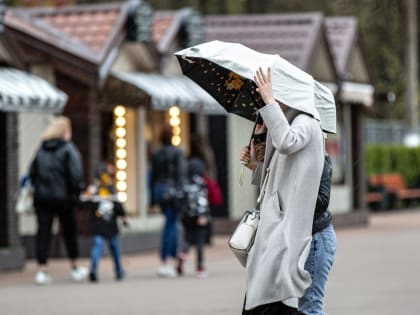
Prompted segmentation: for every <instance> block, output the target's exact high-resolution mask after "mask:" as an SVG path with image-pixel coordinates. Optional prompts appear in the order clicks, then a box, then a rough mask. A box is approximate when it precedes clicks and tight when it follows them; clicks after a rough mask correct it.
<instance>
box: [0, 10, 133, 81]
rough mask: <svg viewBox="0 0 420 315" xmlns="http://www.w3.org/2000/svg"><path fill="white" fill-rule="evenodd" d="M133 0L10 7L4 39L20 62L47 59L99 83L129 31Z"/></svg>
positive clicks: (82, 79)
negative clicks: (63, 5) (73, 4)
mask: <svg viewBox="0 0 420 315" xmlns="http://www.w3.org/2000/svg"><path fill="white" fill-rule="evenodd" d="M129 10H130V4H129V3H128V2H123V3H109V4H95V5H77V6H69V7H59V8H51V7H39V8H8V10H7V11H6V16H5V18H4V25H5V30H4V37H5V39H6V42H8V43H9V47H11V48H12V49H13V51H14V54H15V59H16V60H18V62H20V63H21V64H23V65H25V64H26V63H33V62H48V63H51V64H53V65H54V66H55V67H56V68H57V69H59V70H60V71H62V72H63V73H67V74H68V75H70V76H74V77H77V78H79V79H80V80H81V81H82V82H85V83H87V84H91V85H97V84H99V85H100V84H101V83H102V82H103V81H104V79H105V77H106V75H107V73H108V71H109V69H110V67H111V65H112V63H113V62H114V60H115V58H116V57H117V55H118V54H117V51H118V48H119V47H120V45H121V43H122V42H123V41H124V39H125V38H126V35H127V30H126V25H127V19H128V15H129Z"/></svg>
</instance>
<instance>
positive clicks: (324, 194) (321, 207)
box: [315, 157, 332, 213]
mask: <svg viewBox="0 0 420 315" xmlns="http://www.w3.org/2000/svg"><path fill="white" fill-rule="evenodd" d="M331 178H332V163H331V160H330V158H329V157H325V160H324V169H323V170H322V176H321V183H320V185H319V191H318V197H317V200H316V206H315V212H318V213H321V212H324V211H325V210H327V208H328V205H329V203H330V193H331Z"/></svg>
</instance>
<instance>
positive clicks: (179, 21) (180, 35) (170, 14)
mask: <svg viewBox="0 0 420 315" xmlns="http://www.w3.org/2000/svg"><path fill="white" fill-rule="evenodd" d="M199 16H200V14H199V13H198V12H197V11H195V10H192V9H191V8H183V9H180V10H173V11H155V13H154V16H153V26H152V37H153V42H154V43H155V45H156V47H157V50H158V51H159V53H161V54H164V53H168V52H169V53H172V52H173V48H174V47H175V46H177V42H176V39H181V40H182V41H183V42H182V43H178V44H181V46H186V45H187V46H191V45H195V44H198V42H194V40H196V39H198V40H199V41H201V40H202V38H201V34H202V30H201V28H202V25H201V24H200V25H195V24H194V25H192V23H195V21H196V19H197V17H198V19H201V18H200V17H199ZM199 22H200V21H198V23H199ZM191 26H192V27H191ZM197 37H200V38H197ZM178 48H179V47H176V48H175V49H178Z"/></svg>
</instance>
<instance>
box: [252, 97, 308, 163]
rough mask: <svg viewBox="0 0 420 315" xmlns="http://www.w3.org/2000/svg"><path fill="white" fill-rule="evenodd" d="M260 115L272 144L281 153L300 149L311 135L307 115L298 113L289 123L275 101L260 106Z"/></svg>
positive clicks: (289, 152) (287, 153)
mask: <svg viewBox="0 0 420 315" xmlns="http://www.w3.org/2000/svg"><path fill="white" fill-rule="evenodd" d="M259 111H260V113H261V116H262V117H263V119H264V123H265V125H266V126H267V129H268V132H269V133H270V136H271V139H272V141H273V146H274V147H275V148H276V150H277V151H279V152H280V153H282V154H286V155H289V154H293V153H296V152H298V151H300V150H302V149H303V148H304V147H305V146H306V145H307V144H308V143H309V141H310V139H311V136H312V124H311V123H310V121H309V120H310V119H313V118H311V117H309V116H307V115H298V116H297V117H296V118H295V119H294V120H293V122H292V124H291V125H290V124H289V122H288V121H287V119H286V116H285V115H284V113H283V111H282V110H281V108H280V106H279V105H278V104H277V103H274V104H268V105H266V106H264V107H263V108H261V109H260V110H259Z"/></svg>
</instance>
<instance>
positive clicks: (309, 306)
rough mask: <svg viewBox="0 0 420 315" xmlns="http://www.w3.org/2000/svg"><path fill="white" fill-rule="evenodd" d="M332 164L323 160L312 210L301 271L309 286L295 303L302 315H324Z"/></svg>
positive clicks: (332, 239)
mask: <svg viewBox="0 0 420 315" xmlns="http://www.w3.org/2000/svg"><path fill="white" fill-rule="evenodd" d="M331 178H332V162H331V159H330V157H329V156H328V155H326V156H325V160H324V168H323V170H322V176H321V183H320V186H319V191H318V197H317V201H316V206H315V214H314V221H313V225H312V242H311V249H310V252H309V256H308V259H307V260H306V263H305V270H307V271H308V272H309V274H310V275H311V278H312V283H311V285H310V287H309V288H308V289H306V291H305V294H304V296H303V297H301V298H300V299H299V312H301V313H302V314H304V315H325V312H324V310H323V304H324V292H325V285H326V283H327V280H328V274H329V272H330V270H331V267H332V265H333V263H334V260H335V253H336V236H335V231H334V227H333V225H332V224H331V219H332V216H331V212H330V211H329V210H328V205H329V203H330V192H331Z"/></svg>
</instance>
